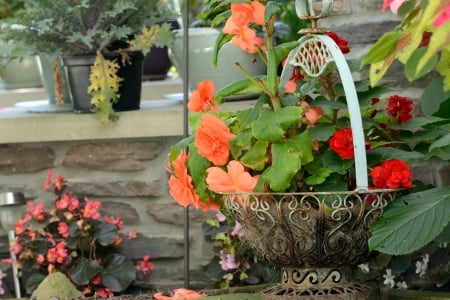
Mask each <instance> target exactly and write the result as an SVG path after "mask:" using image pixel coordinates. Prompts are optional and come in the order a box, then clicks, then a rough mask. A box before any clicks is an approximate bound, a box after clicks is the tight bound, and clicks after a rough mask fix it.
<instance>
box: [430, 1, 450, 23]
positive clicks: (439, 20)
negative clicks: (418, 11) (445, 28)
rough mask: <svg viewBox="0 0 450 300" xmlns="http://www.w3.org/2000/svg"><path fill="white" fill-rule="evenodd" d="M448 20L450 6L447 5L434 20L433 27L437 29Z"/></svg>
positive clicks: (449, 17)
mask: <svg viewBox="0 0 450 300" xmlns="http://www.w3.org/2000/svg"><path fill="white" fill-rule="evenodd" d="M449 20H450V4H449V5H447V6H446V7H445V9H444V11H443V12H442V13H441V14H440V15H439V16H438V17H437V18H436V20H434V22H433V25H434V27H436V28H439V27H440V26H441V25H442V24H444V23H445V22H447V21H449Z"/></svg>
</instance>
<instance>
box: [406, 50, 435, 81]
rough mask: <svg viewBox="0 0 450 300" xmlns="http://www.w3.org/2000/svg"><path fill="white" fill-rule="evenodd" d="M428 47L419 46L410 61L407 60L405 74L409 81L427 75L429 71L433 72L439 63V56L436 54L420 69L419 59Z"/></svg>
mask: <svg viewBox="0 0 450 300" xmlns="http://www.w3.org/2000/svg"><path fill="white" fill-rule="evenodd" d="M427 49H428V47H420V48H417V49H416V50H415V51H413V53H412V54H411V56H410V57H409V59H408V61H407V62H406V64H405V75H406V78H407V79H408V80H409V81H413V80H416V79H419V78H420V77H422V76H425V75H426V74H427V73H429V72H431V71H432V70H433V69H434V67H435V66H436V65H437V63H438V56H437V55H435V56H432V57H431V58H430V59H429V60H428V61H427V62H426V64H425V65H424V66H423V68H422V69H421V70H418V68H417V61H418V60H419V59H420V58H421V57H422V56H423V55H424V54H425V52H426V51H427Z"/></svg>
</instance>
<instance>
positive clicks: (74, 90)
mask: <svg viewBox="0 0 450 300" xmlns="http://www.w3.org/2000/svg"><path fill="white" fill-rule="evenodd" d="M129 55H130V61H131V63H125V64H122V59H121V57H120V54H118V53H108V54H105V58H106V59H110V60H111V59H117V62H118V63H119V65H120V69H119V71H118V76H119V77H120V78H122V79H123V80H122V81H121V82H120V88H119V101H118V102H117V103H116V104H114V105H113V109H114V110H115V111H127V110H137V109H139V107H140V103H141V88H142V69H143V60H144V55H143V54H142V52H140V51H135V52H129ZM94 61H95V55H78V56H69V57H64V58H63V62H64V66H65V67H66V72H67V77H68V80H69V86H70V93H71V97H72V103H73V109H74V111H75V112H78V113H87V112H91V110H92V108H93V106H92V104H91V96H90V95H89V94H88V92H87V90H88V87H89V85H90V81H89V73H90V71H91V66H92V65H93V64H94Z"/></svg>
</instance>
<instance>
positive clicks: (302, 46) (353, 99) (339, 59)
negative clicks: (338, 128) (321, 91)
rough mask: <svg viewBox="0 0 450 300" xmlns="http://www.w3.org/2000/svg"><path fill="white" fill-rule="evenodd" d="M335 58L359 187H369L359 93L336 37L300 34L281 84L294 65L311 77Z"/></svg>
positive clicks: (357, 185)
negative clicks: (344, 99)
mask: <svg viewBox="0 0 450 300" xmlns="http://www.w3.org/2000/svg"><path fill="white" fill-rule="evenodd" d="M324 2H325V1H324ZM333 61H334V62H335V63H336V66H337V70H338V72H339V76H340V78H341V81H342V84H343V86H344V92H345V97H346V99H347V107H348V111H349V115H350V124H351V129H352V135H353V149H354V153H355V172H356V188H357V189H358V190H366V189H367V188H368V172H367V158H366V148H365V139H364V131H363V126H362V118H361V111H360V107H359V102H358V95H357V93H356V89H355V85H354V83H353V77H352V73H351V71H350V68H349V66H348V64H347V61H346V59H345V57H344V54H342V52H341V50H340V49H339V47H338V45H337V44H336V43H335V42H334V40H333V39H331V38H330V37H329V36H327V35H325V34H314V35H306V36H303V37H301V38H300V39H299V46H298V47H297V48H295V49H293V50H292V51H291V52H290V53H289V55H288V58H287V61H286V65H285V67H284V69H283V72H282V73H281V78H280V87H284V86H285V85H286V83H287V82H288V81H289V79H290V77H291V75H292V71H293V69H294V67H300V68H302V70H304V71H305V73H306V74H308V75H309V76H311V77H318V76H320V75H321V74H322V73H323V71H324V70H325V68H326V66H327V65H328V64H329V63H331V62H333Z"/></svg>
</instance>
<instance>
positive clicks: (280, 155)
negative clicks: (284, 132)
mask: <svg viewBox="0 0 450 300" xmlns="http://www.w3.org/2000/svg"><path fill="white" fill-rule="evenodd" d="M301 166H302V162H301V153H300V151H297V150H294V149H292V148H291V147H290V145H288V144H286V143H273V144H272V165H271V166H270V167H269V168H267V169H266V171H265V172H264V173H263V175H262V176H263V178H264V180H265V181H266V182H267V183H268V184H269V186H270V188H271V190H272V191H274V192H280V191H284V190H286V189H287V188H288V187H289V185H290V183H291V179H292V178H293V177H294V175H295V174H296V173H297V171H298V170H300V168H301Z"/></svg>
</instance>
